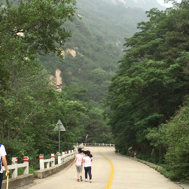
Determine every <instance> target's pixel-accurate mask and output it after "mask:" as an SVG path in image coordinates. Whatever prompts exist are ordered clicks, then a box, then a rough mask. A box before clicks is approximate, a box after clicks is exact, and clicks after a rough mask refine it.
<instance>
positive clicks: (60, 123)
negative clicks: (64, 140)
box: [54, 120, 66, 131]
mask: <svg viewBox="0 0 189 189" xmlns="http://www.w3.org/2000/svg"><path fill="white" fill-rule="evenodd" d="M59 127H60V131H66V129H65V127H64V125H63V123H62V122H61V121H60V120H58V123H57V124H56V126H55V128H54V131H58V128H59Z"/></svg>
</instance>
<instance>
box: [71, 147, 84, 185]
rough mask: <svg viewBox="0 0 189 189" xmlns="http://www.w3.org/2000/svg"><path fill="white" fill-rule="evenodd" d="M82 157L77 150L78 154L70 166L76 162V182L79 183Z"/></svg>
mask: <svg viewBox="0 0 189 189" xmlns="http://www.w3.org/2000/svg"><path fill="white" fill-rule="evenodd" d="M83 157H84V156H83V155H82V149H81V148H79V149H78V154H77V155H76V157H75V159H74V161H73V162H72V163H71V164H70V166H72V165H73V163H74V162H75V161H76V170H77V182H79V176H80V181H82V161H83Z"/></svg>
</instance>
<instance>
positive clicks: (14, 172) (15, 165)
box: [2, 156, 29, 178]
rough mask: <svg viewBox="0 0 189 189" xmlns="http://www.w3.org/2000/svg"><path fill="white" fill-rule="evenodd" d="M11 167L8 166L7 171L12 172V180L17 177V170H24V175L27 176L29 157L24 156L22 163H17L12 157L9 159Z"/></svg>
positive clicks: (3, 168)
mask: <svg viewBox="0 0 189 189" xmlns="http://www.w3.org/2000/svg"><path fill="white" fill-rule="evenodd" d="M11 161H12V165H8V169H9V170H12V178H17V177H18V168H24V175H29V157H27V156H25V157H24V158H23V161H24V163H18V158H17V157H13V158H12V159H11ZM2 170H3V171H5V167H4V166H3V167H2Z"/></svg>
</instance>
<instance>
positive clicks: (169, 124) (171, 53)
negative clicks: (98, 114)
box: [104, 1, 189, 180]
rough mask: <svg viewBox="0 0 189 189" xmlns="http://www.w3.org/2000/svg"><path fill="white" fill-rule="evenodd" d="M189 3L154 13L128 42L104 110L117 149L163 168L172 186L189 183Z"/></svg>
mask: <svg viewBox="0 0 189 189" xmlns="http://www.w3.org/2000/svg"><path fill="white" fill-rule="evenodd" d="M188 11H189V3H188V1H183V2H182V3H181V4H175V7H174V8H170V9H167V10H166V11H159V10H157V9H151V10H150V11H148V12H147V16H148V17H149V21H147V22H141V23H139V24H138V28H139V29H140V31H139V32H136V33H135V34H134V35H133V36H132V37H131V38H126V41H125V45H124V46H125V47H126V48H127V50H126V52H125V54H124V57H123V59H122V60H120V61H119V69H118V71H117V72H116V74H115V75H114V76H113V78H112V83H111V84H110V86H109V90H108V95H107V97H106V99H105V101H104V104H105V105H107V106H109V107H110V109H111V112H110V113H107V116H108V118H109V125H110V126H111V128H112V133H113V137H114V140H115V144H116V148H117V149H118V148H119V150H120V152H121V153H122V154H128V149H129V148H130V147H133V149H134V150H136V151H137V154H138V157H139V158H142V159H145V160H148V161H151V162H154V163H160V164H162V163H163V164H164V167H165V170H166V171H164V173H165V175H166V176H167V177H169V178H170V179H172V180H181V179H184V180H189V173H188V169H189V158H188V157H189V138H188V136H189V118H188V107H189V106H188V94H189V74H188V73H189V72H188V66H189V17H188Z"/></svg>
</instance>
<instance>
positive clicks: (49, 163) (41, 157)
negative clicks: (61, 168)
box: [39, 149, 77, 170]
mask: <svg viewBox="0 0 189 189" xmlns="http://www.w3.org/2000/svg"><path fill="white" fill-rule="evenodd" d="M76 154H77V150H76V149H74V150H69V151H68V153H67V151H65V152H62V154H61V153H57V155H58V164H62V163H63V162H65V161H67V160H70V159H72V158H74V157H75V155H76ZM45 164H46V168H47V169H48V168H49V167H53V166H55V155H54V154H51V159H44V155H39V166H40V170H44V169H45Z"/></svg>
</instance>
